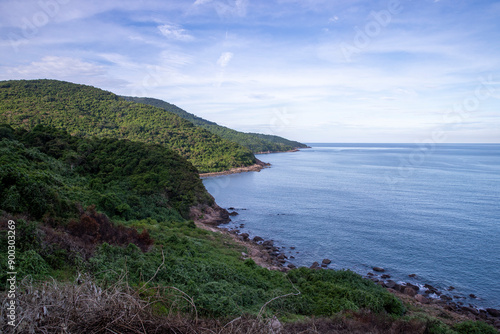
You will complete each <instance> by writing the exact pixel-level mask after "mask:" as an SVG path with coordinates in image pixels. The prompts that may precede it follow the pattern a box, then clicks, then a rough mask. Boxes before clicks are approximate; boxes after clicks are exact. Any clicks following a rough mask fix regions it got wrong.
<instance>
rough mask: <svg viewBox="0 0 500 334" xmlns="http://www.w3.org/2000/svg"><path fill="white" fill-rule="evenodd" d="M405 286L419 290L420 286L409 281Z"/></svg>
mask: <svg viewBox="0 0 500 334" xmlns="http://www.w3.org/2000/svg"><path fill="white" fill-rule="evenodd" d="M406 286H407V287H409V288H412V289H413V290H415V291H418V290H420V288H419V287H418V286H417V285H414V284H411V283H406Z"/></svg>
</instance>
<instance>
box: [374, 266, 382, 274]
mask: <svg viewBox="0 0 500 334" xmlns="http://www.w3.org/2000/svg"><path fill="white" fill-rule="evenodd" d="M372 269H373V270H374V271H377V272H379V273H383V272H384V271H385V269H384V268H381V267H373V268H372Z"/></svg>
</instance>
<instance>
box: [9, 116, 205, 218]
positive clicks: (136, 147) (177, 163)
mask: <svg viewBox="0 0 500 334" xmlns="http://www.w3.org/2000/svg"><path fill="white" fill-rule="evenodd" d="M2 139H4V140H2ZM0 162H1V165H2V167H1V169H0V188H1V189H2V191H1V192H0V209H2V210H5V211H7V212H10V213H13V214H18V213H25V214H28V215H29V216H30V217H33V218H35V219H40V218H42V217H43V216H44V215H49V216H54V217H67V216H68V215H70V214H71V212H73V213H74V207H75V204H78V205H82V206H89V205H96V206H97V207H96V208H97V210H99V211H101V212H104V213H106V214H107V215H108V216H109V217H115V216H116V217H119V219H120V220H123V219H125V220H130V219H145V218H153V219H157V220H163V221H171V220H183V219H184V218H188V216H189V209H190V207H192V206H195V205H198V204H207V205H212V204H214V201H213V198H212V197H211V196H210V195H209V194H208V193H207V191H206V190H205V187H204V186H203V184H202V182H201V180H200V179H199V177H198V175H197V170H196V168H195V167H194V166H192V164H190V163H189V162H188V161H186V160H185V159H184V158H182V157H181V156H179V155H178V154H177V153H176V152H174V151H172V150H170V149H167V148H165V147H163V146H161V145H157V144H156V145H155V144H145V143H140V142H131V141H126V140H118V139H112V138H101V139H98V138H91V139H87V138H79V137H75V136H70V135H69V134H67V133H66V132H65V131H63V130H59V129H55V128H47V127H43V126H40V125H38V126H36V127H35V128H34V129H32V130H31V131H30V132H28V131H26V130H22V129H19V130H17V131H15V130H14V129H13V128H11V127H10V126H8V125H2V126H0ZM183 217H184V218H183Z"/></svg>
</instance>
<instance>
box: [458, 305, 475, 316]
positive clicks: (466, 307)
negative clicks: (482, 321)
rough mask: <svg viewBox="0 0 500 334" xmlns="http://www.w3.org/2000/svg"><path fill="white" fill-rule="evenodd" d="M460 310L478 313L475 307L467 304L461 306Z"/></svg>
mask: <svg viewBox="0 0 500 334" xmlns="http://www.w3.org/2000/svg"><path fill="white" fill-rule="evenodd" d="M462 311H465V312H468V313H472V314H474V315H479V312H478V311H477V310H476V309H475V308H473V307H469V306H462Z"/></svg>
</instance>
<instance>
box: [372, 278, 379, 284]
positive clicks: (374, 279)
mask: <svg viewBox="0 0 500 334" xmlns="http://www.w3.org/2000/svg"><path fill="white" fill-rule="evenodd" d="M371 280H372V281H373V282H375V283H377V282H378V281H379V279H378V278H376V277H373V278H371Z"/></svg>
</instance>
